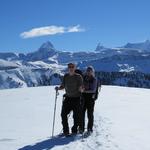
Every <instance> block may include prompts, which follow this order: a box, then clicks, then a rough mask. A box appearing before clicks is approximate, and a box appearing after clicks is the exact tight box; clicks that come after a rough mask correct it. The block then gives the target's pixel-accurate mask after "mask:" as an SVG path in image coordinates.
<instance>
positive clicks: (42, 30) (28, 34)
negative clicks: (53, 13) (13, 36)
mask: <svg viewBox="0 0 150 150" xmlns="http://www.w3.org/2000/svg"><path fill="white" fill-rule="evenodd" d="M83 31H85V29H83V28H81V27H80V25H76V26H70V27H64V26H54V25H53V26H45V27H39V28H33V29H31V30H29V31H25V32H23V33H21V34H20V36H21V37H22V38H24V39H25V38H34V37H39V36H46V35H55V34H63V33H71V32H83Z"/></svg>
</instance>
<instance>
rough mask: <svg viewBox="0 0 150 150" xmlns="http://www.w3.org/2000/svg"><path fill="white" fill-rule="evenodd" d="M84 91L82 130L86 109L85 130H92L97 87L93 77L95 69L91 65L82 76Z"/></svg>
mask: <svg viewBox="0 0 150 150" xmlns="http://www.w3.org/2000/svg"><path fill="white" fill-rule="evenodd" d="M83 79H84V80H83V84H84V91H83V93H82V97H83V100H84V102H83V130H84V126H85V112H86V111H87V117H88V124H87V131H88V132H89V133H90V132H93V121H94V115H93V113H94V104H95V93H96V88H97V79H96V77H95V71H94V68H93V67H92V66H89V67H87V69H86V73H85V76H84V78H83Z"/></svg>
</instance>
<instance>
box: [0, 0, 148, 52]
mask: <svg viewBox="0 0 150 150" xmlns="http://www.w3.org/2000/svg"><path fill="white" fill-rule="evenodd" d="M149 6H150V1H149V0H1V5H0V43H1V44H0V51H1V52H6V51H14V52H30V51H34V50H37V49H38V48H39V46H40V45H41V44H42V43H43V42H45V41H48V40H49V41H51V42H52V43H53V44H54V46H55V47H56V49H59V50H71V51H73V50H74V51H79V50H94V49H95V47H96V45H97V43H98V42H101V43H102V44H103V45H104V46H106V47H115V46H122V45H124V44H125V43H127V42H139V41H140V42H141V41H144V40H146V39H150V19H149V18H150V9H149Z"/></svg>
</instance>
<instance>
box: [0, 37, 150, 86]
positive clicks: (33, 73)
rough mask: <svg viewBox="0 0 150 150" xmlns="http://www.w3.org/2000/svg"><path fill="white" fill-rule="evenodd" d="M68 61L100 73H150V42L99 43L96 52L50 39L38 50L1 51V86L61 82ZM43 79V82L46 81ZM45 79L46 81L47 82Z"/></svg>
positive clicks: (81, 67)
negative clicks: (65, 47)
mask: <svg viewBox="0 0 150 150" xmlns="http://www.w3.org/2000/svg"><path fill="white" fill-rule="evenodd" d="M68 62H75V63H76V64H77V66H78V67H79V68H80V69H82V70H84V69H85V68H86V67H87V66H88V65H93V66H94V68H95V70H96V71H97V72H99V71H104V72H112V71H114V72H132V71H134V72H142V73H146V74H149V73H150V41H149V40H146V41H145V42H141V43H127V44H126V45H124V46H122V47H116V48H107V47H104V46H103V45H102V44H101V43H99V44H98V45H97V47H96V49H95V50H93V51H79V52H70V51H61V50H57V49H55V47H54V45H53V44H52V43H51V42H50V41H47V42H45V43H43V44H42V45H41V46H40V48H39V49H38V50H37V51H34V52H30V53H27V54H24V53H13V52H7V53H0V88H12V87H24V86H38V85H40V83H41V82H44V84H58V83H59V82H60V76H61V75H62V74H64V72H65V70H66V64H67V63H68ZM43 78H44V81H43ZM45 80H46V81H47V83H45Z"/></svg>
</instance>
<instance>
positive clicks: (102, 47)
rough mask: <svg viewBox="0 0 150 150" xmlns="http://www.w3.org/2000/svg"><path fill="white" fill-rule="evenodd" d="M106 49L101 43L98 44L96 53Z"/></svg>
mask: <svg viewBox="0 0 150 150" xmlns="http://www.w3.org/2000/svg"><path fill="white" fill-rule="evenodd" d="M104 49H106V48H105V47H104V46H103V45H102V44H101V43H98V45H97V47H96V49H95V51H101V50H104Z"/></svg>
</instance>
